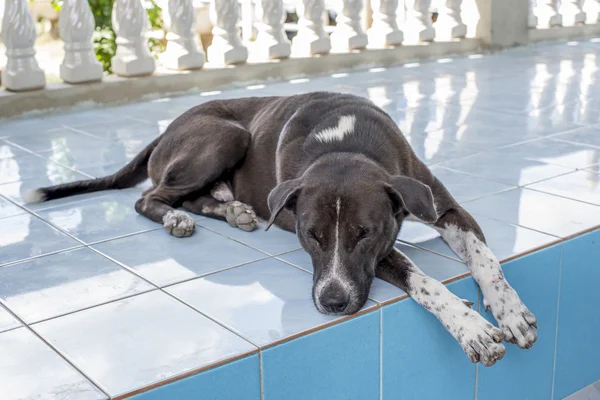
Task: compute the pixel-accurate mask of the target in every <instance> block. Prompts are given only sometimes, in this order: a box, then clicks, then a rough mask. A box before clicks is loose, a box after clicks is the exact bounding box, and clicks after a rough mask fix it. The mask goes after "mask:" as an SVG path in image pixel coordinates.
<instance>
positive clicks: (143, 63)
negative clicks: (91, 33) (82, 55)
mask: <svg viewBox="0 0 600 400" xmlns="http://www.w3.org/2000/svg"><path fill="white" fill-rule="evenodd" d="M112 23H113V29H114V30H115V33H116V35H117V40H116V42H117V54H116V55H115V56H114V57H113V58H112V60H111V63H112V69H113V72H114V73H115V74H117V75H121V76H138V75H149V74H151V73H152V72H154V68H155V65H156V63H155V61H154V57H152V55H151V54H150V50H148V41H147V39H146V30H147V28H148V24H149V23H148V14H147V13H146V10H145V9H144V7H143V6H142V3H141V2H140V0H115V2H114V6H113V13H112Z"/></svg>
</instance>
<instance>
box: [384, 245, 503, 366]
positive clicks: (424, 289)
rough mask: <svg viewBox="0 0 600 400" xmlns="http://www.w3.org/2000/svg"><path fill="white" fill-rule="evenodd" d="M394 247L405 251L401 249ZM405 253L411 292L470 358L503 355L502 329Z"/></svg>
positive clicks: (488, 360) (488, 362)
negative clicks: (487, 319) (496, 326)
mask: <svg viewBox="0 0 600 400" xmlns="http://www.w3.org/2000/svg"><path fill="white" fill-rule="evenodd" d="M394 251H396V252H398V253H400V254H402V253H401V252H400V251H399V250H398V249H394ZM402 256H403V257H404V259H405V261H406V262H407V263H408V264H409V265H410V267H409V276H408V282H407V283H408V289H409V294H410V296H411V297H412V298H413V299H414V300H415V301H416V302H417V303H419V304H420V305H422V306H423V307H424V308H425V309H427V310H428V311H429V312H431V313H432V314H433V315H435V316H436V317H437V319H439V320H440V322H441V323H442V324H443V325H444V327H445V328H446V329H447V330H448V332H450V334H451V335H452V336H454V338H455V339H456V340H457V341H458V343H459V344H460V345H461V347H462V348H463V350H464V351H465V353H466V354H467V355H468V356H469V358H470V359H471V361H474V362H476V361H481V362H482V363H484V364H485V365H492V364H493V363H495V362H496V360H498V359H500V358H502V356H503V355H504V351H505V349H504V347H503V346H502V345H501V344H498V343H496V342H497V341H500V340H501V339H502V333H501V331H500V330H499V329H498V328H495V327H494V326H492V324H490V323H489V322H487V321H486V320H485V319H484V318H483V317H482V316H481V315H480V314H479V313H478V312H477V311H475V310H472V309H471V308H469V307H468V306H467V305H465V303H464V301H463V300H461V299H460V298H458V297H456V296H455V295H454V294H453V293H452V292H450V291H449V290H448V289H447V288H446V286H445V285H443V284H442V283H440V282H438V281H436V280H435V279H433V278H430V277H429V276H427V275H425V274H424V273H423V272H422V271H421V270H420V269H419V268H418V267H417V266H415V265H414V264H413V263H412V261H410V260H409V259H408V257H406V256H405V255H404V254H402ZM494 341H496V342H494Z"/></svg>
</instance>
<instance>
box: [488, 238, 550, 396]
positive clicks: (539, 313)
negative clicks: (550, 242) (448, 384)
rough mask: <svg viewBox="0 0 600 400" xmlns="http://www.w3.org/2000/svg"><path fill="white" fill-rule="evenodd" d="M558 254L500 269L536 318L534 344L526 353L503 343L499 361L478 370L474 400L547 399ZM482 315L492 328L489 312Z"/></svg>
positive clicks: (528, 258) (541, 254)
mask: <svg viewBox="0 0 600 400" xmlns="http://www.w3.org/2000/svg"><path fill="white" fill-rule="evenodd" d="M561 251H562V247H561V246H560V245H559V246H553V247H550V248H547V249H544V250H541V251H537V252H535V253H532V254H529V255H527V256H525V257H520V258H518V259H516V260H513V261H509V262H508V263H506V264H504V265H503V266H502V268H503V270H504V273H505V276H506V279H507V280H508V282H509V283H510V284H511V286H512V287H513V288H514V289H515V290H516V292H517V293H518V294H519V297H520V298H521V300H522V301H523V303H525V305H526V306H527V307H528V308H529V309H530V310H531V312H533V313H534V314H535V316H536V318H537V321H538V325H539V329H538V340H537V342H536V343H535V344H534V345H533V348H532V349H530V350H523V349H520V348H519V347H517V346H516V345H514V344H510V343H505V346H506V355H505V356H504V358H503V359H502V360H500V361H498V362H497V363H496V364H495V365H494V366H493V367H491V368H485V367H480V368H479V377H478V388H477V397H478V398H480V399H499V400H501V399H502V400H503V399H517V398H518V399H549V398H551V393H552V373H553V368H554V347H555V344H556V323H557V314H556V311H557V306H558V290H559V288H558V285H559V274H560V257H561ZM482 313H483V315H484V317H485V318H486V319H488V320H489V321H490V322H492V323H493V324H496V321H495V320H494V317H493V315H492V312H491V311H488V312H483V311H482ZM506 382H510V384H505V383H506Z"/></svg>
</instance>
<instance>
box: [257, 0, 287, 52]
mask: <svg viewBox="0 0 600 400" xmlns="http://www.w3.org/2000/svg"><path fill="white" fill-rule="evenodd" d="M256 16H257V18H258V23H257V24H256V28H257V29H258V35H256V41H255V42H254V43H253V44H252V53H253V55H256V56H257V57H258V58H260V59H271V58H287V57H289V56H290V53H291V52H292V46H291V45H290V42H289V40H288V39H287V37H286V36H285V32H284V30H283V22H284V21H285V12H284V9H283V0H258V1H257V2H256Z"/></svg>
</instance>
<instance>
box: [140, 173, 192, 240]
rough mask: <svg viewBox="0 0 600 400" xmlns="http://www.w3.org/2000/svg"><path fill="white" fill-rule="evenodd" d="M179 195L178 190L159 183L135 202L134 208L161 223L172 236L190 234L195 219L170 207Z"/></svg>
mask: <svg viewBox="0 0 600 400" xmlns="http://www.w3.org/2000/svg"><path fill="white" fill-rule="evenodd" d="M180 197H181V192H180V191H179V190H175V189H173V188H168V187H164V186H161V185H159V186H157V187H156V188H154V189H153V190H151V191H150V192H148V193H146V195H145V196H144V197H142V198H140V199H139V200H138V201H137V202H136V203H135V210H136V211H137V212H138V213H140V214H141V215H143V216H145V217H147V218H149V219H151V220H152V221H154V222H158V223H162V224H163V227H164V228H165V230H166V231H167V232H169V233H170V234H172V235H173V236H177V237H186V236H190V235H191V234H192V233H194V228H195V227H196V221H194V219H193V218H192V217H191V216H190V215H189V214H187V213H185V212H183V211H180V210H176V209H174V208H173V207H171V204H173V203H174V202H176V201H177V200H179V198H180Z"/></svg>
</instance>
